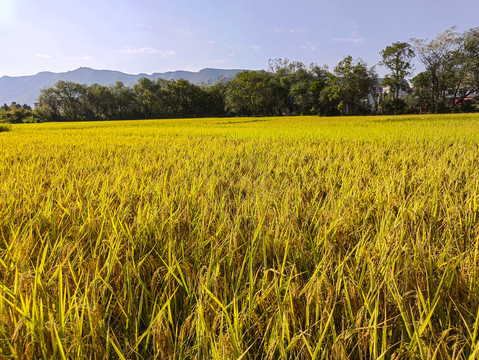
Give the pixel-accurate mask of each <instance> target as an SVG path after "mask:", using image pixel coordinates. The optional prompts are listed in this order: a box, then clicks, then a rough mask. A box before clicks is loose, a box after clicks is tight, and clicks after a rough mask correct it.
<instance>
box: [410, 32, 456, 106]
mask: <svg viewBox="0 0 479 360" xmlns="http://www.w3.org/2000/svg"><path fill="white" fill-rule="evenodd" d="M411 41H412V42H413V43H414V48H415V50H416V53H417V54H418V55H419V60H420V61H421V62H422V63H423V65H424V67H425V68H426V71H427V72H428V73H429V78H430V81H431V83H430V86H431V99H430V103H431V110H432V111H433V112H434V113H437V112H440V111H443V110H445V107H446V95H447V90H448V88H450V86H451V78H452V75H453V74H454V71H453V65H454V61H453V59H454V53H455V52H456V50H457V49H458V47H459V43H460V37H459V34H458V33H457V32H456V31H455V27H452V28H450V29H448V30H446V31H445V32H443V33H441V34H439V35H438V36H437V37H436V38H435V39H433V40H431V41H428V40H427V39H415V38H413V39H411Z"/></svg>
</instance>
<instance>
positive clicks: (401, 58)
mask: <svg viewBox="0 0 479 360" xmlns="http://www.w3.org/2000/svg"><path fill="white" fill-rule="evenodd" d="M380 54H381V57H382V61H381V62H380V63H379V64H380V65H383V66H385V67H387V68H388V69H389V71H390V74H388V75H386V77H385V78H384V80H383V82H382V84H383V85H386V86H389V88H390V89H391V93H392V94H393V96H394V99H396V100H398V99H399V92H400V91H401V90H408V89H409V84H408V83H407V81H406V76H409V75H411V74H412V69H413V66H412V63H411V60H412V59H413V58H414V56H415V54H414V50H413V49H412V46H411V45H409V44H408V43H405V42H395V43H393V44H392V45H390V46H387V47H386V48H385V49H384V50H382V51H381V52H380Z"/></svg>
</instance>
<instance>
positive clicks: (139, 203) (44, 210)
mask: <svg viewBox="0 0 479 360" xmlns="http://www.w3.org/2000/svg"><path fill="white" fill-rule="evenodd" d="M0 149H1V153H0V154H1V156H0V359H347V358H350V359H410V358H418V359H476V358H479V241H478V240H479V207H478V201H479V115H477V114H476V115H439V116H431V115H428V116H397V117H392V116H389V117H357V118H354V117H351V118H347V117H344V118H319V117H280V118H227V119H223V118H222V119H181V120H178V119H176V120H144V121H117V122H84V123H44V124H28V125H14V126H12V128H11V130H10V131H8V132H2V133H0Z"/></svg>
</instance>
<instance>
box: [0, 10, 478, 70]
mask: <svg viewBox="0 0 479 360" xmlns="http://www.w3.org/2000/svg"><path fill="white" fill-rule="evenodd" d="M478 19H479V1H478V0H463V1H461V2H452V1H443V0H402V1H388V0H362V1H353V0H329V1H320V0H316V1H313V0H294V1H292V0H255V1H253V0H242V1H240V0H237V1H230V0H202V1H193V0H169V1H166V0H165V1H163V0H82V1H72V0H70V1H66V0H55V1H53V0H0V76H3V75H10V76H18V75H32V74H36V73H38V72H40V71H54V72H63V71H69V70H74V69H76V68H78V67H80V66H87V67H92V68H95V69H111V70H120V71H123V72H127V73H132V74H138V73H153V72H164V71H169V70H191V71H197V70H200V69H202V68H206V67H213V68H223V69H233V68H234V69H238V68H241V69H266V68H267V67H268V59H273V58H288V59H290V60H297V61H302V62H304V63H306V64H309V63H311V62H314V63H317V64H319V65H328V66H329V67H330V68H334V66H335V65H336V64H337V63H338V62H339V61H340V60H341V59H343V58H344V57H345V56H347V55H352V56H353V58H354V59H357V58H361V59H363V60H364V61H366V62H367V63H368V64H369V65H370V66H372V65H375V64H377V63H378V62H379V60H380V56H379V52H380V51H381V50H382V49H384V47H386V46H387V45H390V44H391V43H393V42H396V41H408V40H409V39H410V38H411V37H417V38H434V37H435V36H436V35H438V34H439V33H441V32H443V31H445V30H446V29H448V28H450V27H451V26H454V25H456V26H457V28H458V30H459V31H465V30H467V29H469V28H471V27H476V26H479V21H478ZM418 68H419V67H418ZM377 70H378V72H379V73H380V74H381V73H383V72H384V70H383V69H381V68H379V67H378V68H377ZM416 72H417V71H416Z"/></svg>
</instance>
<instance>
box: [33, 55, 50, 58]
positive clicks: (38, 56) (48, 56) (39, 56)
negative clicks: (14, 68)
mask: <svg viewBox="0 0 479 360" xmlns="http://www.w3.org/2000/svg"><path fill="white" fill-rule="evenodd" d="M33 56H34V57H36V58H40V59H51V58H52V57H53V56H52V55H48V54H34V55H33Z"/></svg>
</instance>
